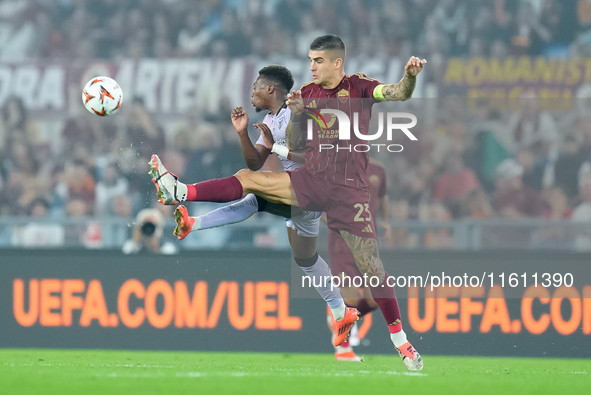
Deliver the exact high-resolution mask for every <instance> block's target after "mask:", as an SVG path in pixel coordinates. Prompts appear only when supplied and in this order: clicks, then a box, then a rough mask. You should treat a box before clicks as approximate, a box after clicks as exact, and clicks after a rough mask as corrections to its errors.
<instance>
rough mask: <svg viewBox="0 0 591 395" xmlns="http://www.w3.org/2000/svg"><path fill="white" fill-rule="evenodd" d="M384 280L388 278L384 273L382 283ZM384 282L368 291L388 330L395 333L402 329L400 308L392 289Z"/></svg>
mask: <svg viewBox="0 0 591 395" xmlns="http://www.w3.org/2000/svg"><path fill="white" fill-rule="evenodd" d="M386 278H388V273H385V277H384V282H385V281H386V280H385V279H386ZM384 282H382V284H379V285H378V286H377V287H370V288H369V289H370V291H371V295H372V296H373V298H374V300H375V301H376V303H377V304H378V307H379V308H380V311H381V312H382V315H383V316H384V319H385V320H386V323H387V324H388V330H389V331H390V333H396V332H399V331H400V330H401V329H402V324H401V323H400V321H401V320H400V307H398V300H397V299H396V292H395V291H394V287H389V286H388V285H387V284H385V283H384ZM382 285H383V286H382Z"/></svg>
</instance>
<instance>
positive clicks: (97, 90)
mask: <svg viewBox="0 0 591 395" xmlns="http://www.w3.org/2000/svg"><path fill="white" fill-rule="evenodd" d="M122 102H123V91H122V90H121V87H119V84H118V83H117V82H116V81H115V80H114V79H112V78H109V77H102V76H101V77H94V78H92V79H91V80H90V81H88V82H87V83H86V85H84V89H83V90H82V103H84V107H86V109H87V110H88V111H90V112H91V113H93V114H96V115H99V116H101V117H107V116H109V115H113V114H115V113H116V112H117V110H119V108H121V103H122Z"/></svg>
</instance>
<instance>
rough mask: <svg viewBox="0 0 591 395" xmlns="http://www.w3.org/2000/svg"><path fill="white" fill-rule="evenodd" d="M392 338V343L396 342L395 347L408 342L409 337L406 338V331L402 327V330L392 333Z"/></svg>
mask: <svg viewBox="0 0 591 395" xmlns="http://www.w3.org/2000/svg"><path fill="white" fill-rule="evenodd" d="M390 339H391V340H392V343H394V347H396V348H398V347H400V346H402V345H403V344H404V343H406V342H408V339H407V338H406V333H404V331H403V330H402V329H401V330H400V332H396V333H390Z"/></svg>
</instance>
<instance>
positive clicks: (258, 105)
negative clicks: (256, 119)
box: [250, 77, 268, 112]
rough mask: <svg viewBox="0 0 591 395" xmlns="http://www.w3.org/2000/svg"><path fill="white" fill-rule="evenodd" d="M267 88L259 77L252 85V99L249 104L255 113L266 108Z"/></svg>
mask: <svg viewBox="0 0 591 395" xmlns="http://www.w3.org/2000/svg"><path fill="white" fill-rule="evenodd" d="M267 86H268V84H267V83H266V82H265V80H263V79H262V78H261V77H258V78H257V79H256V81H255V82H254V84H253V85H252V93H251V95H250V97H251V98H252V99H251V100H250V102H251V103H252V105H253V106H254V108H255V109H256V111H257V112H259V111H263V110H264V109H266V108H267V95H268V94H267Z"/></svg>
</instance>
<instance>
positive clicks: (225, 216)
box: [193, 193, 259, 230]
mask: <svg viewBox="0 0 591 395" xmlns="http://www.w3.org/2000/svg"><path fill="white" fill-rule="evenodd" d="M258 209H259V204H258V202H257V199H256V196H255V195H254V194H252V193H249V194H248V195H246V196H245V197H244V198H243V199H240V200H239V201H237V202H236V203H232V204H230V205H228V206H224V207H220V208H218V209H216V210H213V211H210V212H208V213H207V214H204V215H200V216H198V217H193V218H194V219H195V224H194V225H193V230H199V229H209V228H215V227H217V226H223V225H229V224H235V223H237V222H242V221H244V220H246V219H248V218H250V217H252V216H253V215H254V214H256V212H257V211H258Z"/></svg>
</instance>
